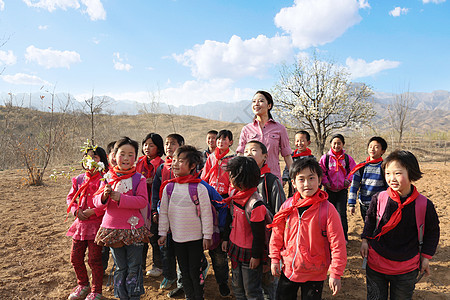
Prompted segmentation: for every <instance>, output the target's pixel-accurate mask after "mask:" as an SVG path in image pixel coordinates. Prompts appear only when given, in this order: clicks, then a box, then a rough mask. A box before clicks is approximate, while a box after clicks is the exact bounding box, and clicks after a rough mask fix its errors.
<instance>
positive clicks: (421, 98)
mask: <svg viewBox="0 0 450 300" xmlns="http://www.w3.org/2000/svg"><path fill="white" fill-rule="evenodd" d="M410 95H411V97H412V98H413V99H414V104H413V108H414V116H415V119H416V120H417V121H419V119H417V117H420V122H422V123H423V124H422V125H424V126H425V125H426V124H425V123H430V122H431V123H430V124H428V125H429V126H431V127H432V125H433V122H436V121H437V124H438V125H439V127H442V126H444V129H445V127H447V129H446V130H448V129H449V128H450V112H449V111H450V92H449V91H443V90H439V91H434V92H432V93H421V92H413V93H410ZM42 96H44V97H43V98H42ZM395 96H396V94H393V93H383V92H375V93H374V95H373V98H372V99H371V100H373V102H374V104H375V105H374V107H375V110H376V111H377V113H378V116H377V119H378V122H381V123H384V122H383V120H385V118H386V115H387V105H389V104H390V103H391V102H392V100H393V99H394V98H395ZM94 99H95V102H96V103H97V102H98V101H100V100H106V101H107V103H108V104H107V105H105V106H104V107H103V109H102V113H107V114H118V115H119V114H127V115H134V114H138V113H140V112H143V111H145V112H148V113H163V114H178V115H193V116H198V117H202V118H205V119H212V120H218V121H226V122H233V123H248V122H250V121H251V120H252V118H253V113H252V109H251V101H250V100H242V101H238V102H232V103H231V102H222V101H215V102H209V103H206V104H199V105H193V106H187V105H180V106H172V105H167V104H165V103H146V104H143V103H139V102H136V101H133V100H115V99H113V98H111V97H107V96H96V97H94ZM50 100H51V95H50V94H49V93H19V94H14V95H10V94H8V93H0V104H2V105H4V104H6V103H12V105H15V106H21V107H27V108H34V109H37V110H42V111H49V105H50V103H51V101H50ZM68 100H70V101H68ZM77 100H80V99H75V98H74V97H73V96H72V95H70V94H67V93H58V94H55V102H54V103H55V104H54V107H55V110H56V111H64V110H66V111H67V110H68V111H83V110H85V107H84V102H80V101H77ZM420 122H417V123H419V124H417V125H418V126H421V127H422V125H421V124H420ZM414 123H416V122H414ZM429 126H426V127H429Z"/></svg>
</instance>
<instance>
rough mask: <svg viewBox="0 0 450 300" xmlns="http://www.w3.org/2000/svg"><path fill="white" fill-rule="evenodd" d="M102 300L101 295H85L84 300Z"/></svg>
mask: <svg viewBox="0 0 450 300" xmlns="http://www.w3.org/2000/svg"><path fill="white" fill-rule="evenodd" d="M101 299H103V296H102V294H100V293H89V295H87V297H86V300H101Z"/></svg>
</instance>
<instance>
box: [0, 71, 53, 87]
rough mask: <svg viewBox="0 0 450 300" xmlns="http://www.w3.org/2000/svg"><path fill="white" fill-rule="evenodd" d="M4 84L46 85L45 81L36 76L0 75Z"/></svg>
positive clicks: (22, 74)
mask: <svg viewBox="0 0 450 300" xmlns="http://www.w3.org/2000/svg"><path fill="white" fill-rule="evenodd" d="M0 77H1V78H2V79H3V80H4V81H5V82H7V83H11V84H25V85H48V84H50V83H49V82H48V81H45V80H43V79H41V78H39V77H37V76H36V75H29V74H24V73H17V74H15V75H1V76H0Z"/></svg>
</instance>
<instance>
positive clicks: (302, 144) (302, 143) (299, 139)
mask: <svg viewBox="0 0 450 300" xmlns="http://www.w3.org/2000/svg"><path fill="white" fill-rule="evenodd" d="M309 144H311V141H308V140H307V139H306V135H305V134H302V133H297V134H296V135H295V147H297V149H298V150H300V151H301V152H303V151H306V148H308V146H309Z"/></svg>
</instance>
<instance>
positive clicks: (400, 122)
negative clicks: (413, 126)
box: [388, 88, 414, 145]
mask: <svg viewBox="0 0 450 300" xmlns="http://www.w3.org/2000/svg"><path fill="white" fill-rule="evenodd" d="M413 105H414V99H413V98H412V97H411V94H410V93H409V88H408V90H407V92H405V93H401V94H397V95H395V97H394V99H393V100H392V102H391V104H390V105H389V106H388V112H389V123H390V125H391V127H392V128H393V129H394V130H395V131H396V132H397V134H398V140H397V142H398V143H399V145H401V143H402V139H403V134H404V133H405V131H406V129H407V128H408V127H409V124H410V122H411V110H412V108H413Z"/></svg>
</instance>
